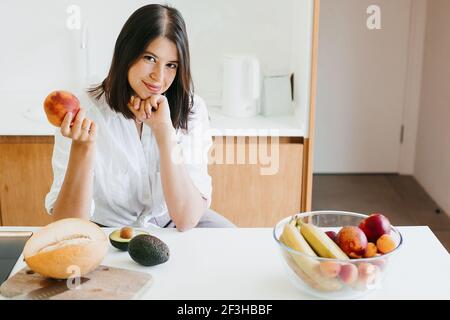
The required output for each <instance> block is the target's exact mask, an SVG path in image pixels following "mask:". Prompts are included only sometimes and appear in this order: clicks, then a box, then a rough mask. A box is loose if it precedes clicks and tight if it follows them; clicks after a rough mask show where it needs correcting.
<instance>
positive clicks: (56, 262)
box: [23, 218, 108, 279]
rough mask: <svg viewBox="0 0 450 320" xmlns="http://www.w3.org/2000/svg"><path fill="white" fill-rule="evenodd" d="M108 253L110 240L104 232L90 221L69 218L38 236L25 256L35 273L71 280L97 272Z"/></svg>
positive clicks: (32, 240) (45, 228) (27, 247)
mask: <svg viewBox="0 0 450 320" xmlns="http://www.w3.org/2000/svg"><path fill="white" fill-rule="evenodd" d="M107 252H108V238H107V237H106V235H105V234H104V232H103V231H102V229H100V228H99V227H98V226H97V225H96V224H94V223H92V222H90V221H86V220H82V219H77V218H68V219H63V220H59V221H56V222H53V223H50V224H49V225H47V226H45V227H43V228H42V229H40V230H39V231H38V232H36V233H34V234H33V236H32V237H31V238H30V239H29V240H28V241H27V243H26V244H25V247H24V250H23V255H24V259H25V262H26V264H27V265H28V267H29V268H30V269H31V270H33V271H34V272H37V273H39V274H41V275H42V276H44V277H48V278H54V279H67V278H69V277H70V276H71V275H72V276H82V275H85V274H87V273H89V272H91V271H92V270H94V269H95V268H97V267H98V266H99V265H100V263H101V262H102V261H103V259H104V257H105V255H106V253H107ZM74 273H76V274H74Z"/></svg>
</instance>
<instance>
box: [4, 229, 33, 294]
mask: <svg viewBox="0 0 450 320" xmlns="http://www.w3.org/2000/svg"><path fill="white" fill-rule="evenodd" d="M32 234H33V233H32V232H28V231H1V232H0V262H1V263H0V285H1V284H2V283H3V282H4V281H6V279H8V277H9V275H10V273H11V271H12V269H13V268H14V266H15V265H16V262H17V259H19V257H20V255H21V254H22V250H23V248H24V246H25V243H26V242H27V240H28V239H29V238H30V237H31V235H32Z"/></svg>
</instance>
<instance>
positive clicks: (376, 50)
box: [314, 0, 411, 173]
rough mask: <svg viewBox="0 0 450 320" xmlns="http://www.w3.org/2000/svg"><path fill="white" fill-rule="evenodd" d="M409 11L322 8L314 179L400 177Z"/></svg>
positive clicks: (381, 1) (330, 0)
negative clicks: (377, 14) (372, 24)
mask: <svg viewBox="0 0 450 320" xmlns="http://www.w3.org/2000/svg"><path fill="white" fill-rule="evenodd" d="M410 3H411V1H410V0H394V1H393V0H377V1H372V0H321V13H320V27H319V53H318V82H317V86H318V87H317V104H316V122H315V141H314V172H317V173H352V172H360V173H364V172H398V166H399V163H398V159H399V154H400V128H401V123H402V114H403V106H404V103H405V87H406V78H407V58H408V39H409V26H410ZM372 4H377V5H379V6H380V8H381V23H382V24H381V27H382V29H381V30H369V29H368V28H367V24H366V20H367V18H368V16H369V15H368V14H367V12H366V10H367V8H368V7H369V6H370V5H372Z"/></svg>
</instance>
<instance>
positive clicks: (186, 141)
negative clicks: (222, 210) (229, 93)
mask: <svg viewBox="0 0 450 320" xmlns="http://www.w3.org/2000/svg"><path fill="white" fill-rule="evenodd" d="M192 111H193V114H192V115H191V116H190V120H189V121H188V132H187V133H185V134H181V137H180V139H179V142H178V143H179V145H180V146H181V150H182V154H183V161H184V165H185V168H186V170H187V172H188V174H189V176H190V178H191V180H192V182H193V183H194V185H195V186H196V187H197V189H198V191H199V192H200V193H201V195H202V196H203V198H205V199H206V200H207V207H208V208H209V207H210V206H211V201H212V198H211V195H212V183H211V176H210V175H209V174H208V154H209V149H210V148H211V146H212V137H211V130H210V123H209V117H208V110H207V108H206V104H205V102H204V101H203V99H202V98H200V97H199V96H194V105H193V110H192Z"/></svg>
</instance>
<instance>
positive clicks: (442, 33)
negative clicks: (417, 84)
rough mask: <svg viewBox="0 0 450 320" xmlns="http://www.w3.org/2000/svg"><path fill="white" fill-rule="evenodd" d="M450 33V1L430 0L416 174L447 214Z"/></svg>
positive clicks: (449, 196)
mask: <svg viewBox="0 0 450 320" xmlns="http://www.w3.org/2000/svg"><path fill="white" fill-rule="evenodd" d="M449 35H450V1H448V0H431V1H428V8H427V29H426V40H425V53H424V62H423V78H422V95H421V107H420V116H419V129H418V134H417V146H416V163H415V177H416V178H417V180H418V181H419V182H420V184H421V185H422V186H423V187H424V188H425V190H426V191H427V192H428V193H429V194H430V196H431V197H432V198H433V199H434V200H435V201H436V202H437V203H439V205H440V206H441V207H442V209H444V210H445V211H446V212H447V213H448V214H450V58H449V57H450V38H449Z"/></svg>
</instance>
